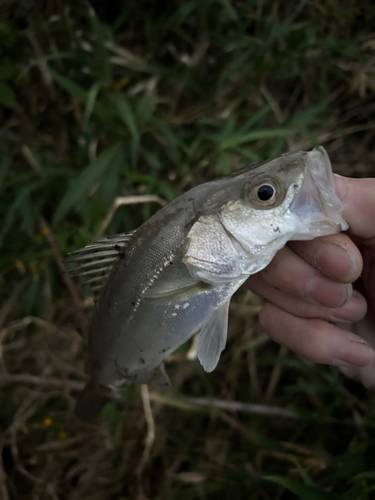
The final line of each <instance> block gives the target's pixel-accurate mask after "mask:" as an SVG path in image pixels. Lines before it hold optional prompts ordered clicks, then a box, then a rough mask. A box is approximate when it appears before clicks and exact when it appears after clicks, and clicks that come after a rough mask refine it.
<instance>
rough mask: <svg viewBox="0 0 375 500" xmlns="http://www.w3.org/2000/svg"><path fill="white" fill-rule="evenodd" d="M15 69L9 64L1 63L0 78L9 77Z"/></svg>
mask: <svg viewBox="0 0 375 500" xmlns="http://www.w3.org/2000/svg"><path fill="white" fill-rule="evenodd" d="M15 71H16V68H15V67H14V66H12V65H11V64H2V65H1V66H0V80H7V79H8V78H11V77H12V76H13V75H14V73H15Z"/></svg>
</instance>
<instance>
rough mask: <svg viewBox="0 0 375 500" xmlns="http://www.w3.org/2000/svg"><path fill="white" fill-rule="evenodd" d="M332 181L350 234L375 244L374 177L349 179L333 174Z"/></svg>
mask: <svg viewBox="0 0 375 500" xmlns="http://www.w3.org/2000/svg"><path fill="white" fill-rule="evenodd" d="M334 181H335V188H336V194H337V196H338V197H339V199H340V200H341V201H342V202H343V204H344V211H343V214H342V216H343V218H344V219H345V220H346V222H347V223H348V224H349V226H350V229H349V232H350V234H353V235H354V236H357V237H359V238H361V239H362V240H364V241H363V242H364V243H365V244H367V245H371V246H375V179H351V178H349V177H341V176H340V175H337V174H335V175H334Z"/></svg>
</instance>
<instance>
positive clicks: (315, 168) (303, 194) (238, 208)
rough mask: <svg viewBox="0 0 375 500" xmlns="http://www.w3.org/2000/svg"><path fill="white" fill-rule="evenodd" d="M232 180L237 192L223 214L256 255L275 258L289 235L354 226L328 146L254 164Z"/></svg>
mask: <svg viewBox="0 0 375 500" xmlns="http://www.w3.org/2000/svg"><path fill="white" fill-rule="evenodd" d="M230 180H231V188H230V189H231V190H232V193H233V195H230V199H229V201H227V202H226V203H224V204H223V205H222V206H221V208H220V210H219V217H220V219H221V222H222V224H223V226H224V228H225V230H226V231H227V232H228V233H229V234H230V235H231V237H232V239H234V240H235V241H236V242H237V243H238V244H239V245H240V246H241V247H242V248H244V249H245V251H246V252H247V254H249V255H250V256H253V257H256V256H257V255H259V256H263V257H265V258H266V260H269V257H270V256H273V255H274V254H275V253H276V252H277V251H278V250H279V249H280V248H282V247H283V246H284V245H285V243H286V242H287V241H289V240H310V239H313V238H316V237H318V236H324V235H327V234H334V233H337V232H339V231H341V230H346V229H348V224H347V223H346V222H345V221H344V219H343V218H342V215H341V214H342V210H343V204H342V203H341V201H340V200H339V199H338V197H337V196H336V194H335V187H334V181H333V174H332V167H331V163H330V160H329V157H328V155H327V153H326V151H325V150H324V148H323V147H318V148H316V149H314V150H312V151H310V152H303V151H298V152H292V153H287V154H285V155H282V156H281V157H279V158H276V159H274V160H271V161H267V162H264V163H262V164H258V165H255V166H250V167H249V168H248V169H247V170H246V169H243V170H242V171H240V172H239V173H238V174H237V175H236V174H234V175H232V176H231V179H230ZM227 194H228V193H227Z"/></svg>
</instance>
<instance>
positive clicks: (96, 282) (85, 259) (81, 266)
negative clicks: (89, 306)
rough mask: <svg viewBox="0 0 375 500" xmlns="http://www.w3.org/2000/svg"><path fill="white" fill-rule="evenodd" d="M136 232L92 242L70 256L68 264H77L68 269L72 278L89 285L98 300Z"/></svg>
mask: <svg viewBox="0 0 375 500" xmlns="http://www.w3.org/2000/svg"><path fill="white" fill-rule="evenodd" d="M134 233H135V231H130V232H128V233H122V234H114V235H112V236H107V237H105V238H100V239H97V240H92V241H91V242H90V244H89V245H87V246H85V247H84V248H80V249H79V250H75V251H74V252H70V253H69V255H74V257H73V258H71V259H69V260H66V261H65V262H66V263H67V264H75V267H73V268H72V269H68V271H67V272H68V273H69V274H70V276H78V277H79V278H80V280H81V284H82V285H88V286H89V287H90V290H91V292H92V293H93V295H94V297H95V298H97V297H98V296H99V295H100V292H101V290H102V288H103V287H104V285H105V284H106V282H107V279H108V277H109V275H110V273H111V271H112V269H113V267H114V265H115V263H116V261H117V259H118V258H119V257H123V256H124V255H125V250H126V245H127V243H128V241H129V240H130V238H131V237H132V236H133V234H134Z"/></svg>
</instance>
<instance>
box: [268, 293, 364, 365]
mask: <svg viewBox="0 0 375 500" xmlns="http://www.w3.org/2000/svg"><path fill="white" fill-rule="evenodd" d="M259 321H260V323H261V325H262V327H263V328H264V330H265V331H266V333H268V335H269V336H270V337H271V338H272V339H273V340H275V341H276V342H278V343H280V344H283V345H285V346H286V347H288V348H289V349H291V350H292V351H293V352H295V353H296V354H297V355H298V356H300V357H302V358H305V359H308V360H309V361H312V362H314V363H324V364H328V365H334V366H352V365H355V366H367V365H368V364H369V363H371V362H372V360H373V359H374V351H373V349H372V348H371V347H370V346H369V345H368V344H367V343H365V341H364V340H362V339H361V338H360V337H358V336H357V335H354V334H353V333H350V332H347V331H345V330H342V329H340V328H338V327H337V326H335V325H332V324H331V323H327V322H326V321H322V320H320V319H302V318H298V317H297V316H293V315H292V314H289V313H287V312H285V311H283V310H282V309H280V308H279V307H277V306H275V305H274V304H271V303H270V302H268V303H266V304H265V305H264V306H263V308H262V310H261V313H260V315H259Z"/></svg>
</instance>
